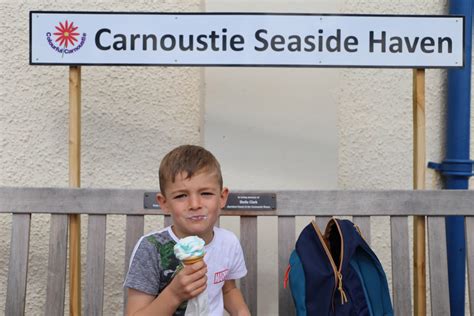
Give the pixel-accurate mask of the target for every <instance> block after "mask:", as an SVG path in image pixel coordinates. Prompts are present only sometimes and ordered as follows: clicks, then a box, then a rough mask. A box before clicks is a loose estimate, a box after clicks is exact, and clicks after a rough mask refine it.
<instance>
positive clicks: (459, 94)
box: [428, 0, 473, 316]
mask: <svg viewBox="0 0 474 316" xmlns="http://www.w3.org/2000/svg"><path fill="white" fill-rule="evenodd" d="M449 13H450V14H452V15H462V16H464V17H465V29H464V32H465V55H464V67H463V68H453V69H449V70H448V109H447V128H446V129H447V137H446V159H445V160H444V161H443V162H442V163H441V164H436V163H433V162H430V163H428V167H430V168H433V169H436V170H439V171H440V172H441V174H442V175H443V176H445V182H444V183H445V185H444V187H445V189H451V190H465V189H468V187H469V177H470V176H472V175H473V173H472V165H473V161H472V160H470V159H469V145H470V144H469V143H470V117H471V109H470V102H471V52H472V0H450V2H449ZM446 242H447V248H448V273H449V299H450V305H451V315H453V316H464V297H465V290H464V288H465V271H466V270H465V269H466V242H465V232H464V217H462V216H448V217H446Z"/></svg>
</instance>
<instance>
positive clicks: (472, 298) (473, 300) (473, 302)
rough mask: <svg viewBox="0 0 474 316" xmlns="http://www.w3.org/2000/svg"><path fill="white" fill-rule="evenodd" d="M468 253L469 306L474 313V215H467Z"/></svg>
mask: <svg viewBox="0 0 474 316" xmlns="http://www.w3.org/2000/svg"><path fill="white" fill-rule="evenodd" d="M466 254H467V276H468V285H469V307H470V310H471V315H474V216H468V217H466Z"/></svg>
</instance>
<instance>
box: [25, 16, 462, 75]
mask: <svg viewBox="0 0 474 316" xmlns="http://www.w3.org/2000/svg"><path fill="white" fill-rule="evenodd" d="M41 14H78V15H137V16H139V15H160V16H164V17H168V18H169V17H170V16H183V17H190V16H213V17H216V16H226V17H227V16H236V17H240V16H242V17H243V16H249V17H254V16H258V17H263V18H272V17H285V16H286V17H312V18H314V17H320V18H321V19H323V18H338V17H340V18H346V17H348V18H351V17H355V18H364V17H367V18H393V17H395V18H431V19H432V18H449V19H451V18H454V19H461V21H462V61H461V57H457V59H456V60H459V62H461V64H458V65H430V64H424V63H422V62H420V63H416V64H414V63H413V64H403V65H400V64H396V65H390V64H388V65H383V64H353V63H352V64H351V63H344V64H333V63H324V62H323V63H321V61H319V62H320V63H321V64H316V63H311V64H309V63H301V64H298V63H296V64H292V63H281V64H277V63H251V62H249V63H219V64H217V63H188V62H182V63H181V62H176V63H173V62H162V63H161V62H150V63H143V62H130V63H126V62H103V61H102V62H74V61H72V62H61V63H59V62H50V61H40V60H38V61H37V60H33V59H34V57H33V54H34V52H33V50H34V48H33V45H35V44H34V39H33V31H32V29H33V17H34V15H37V16H38V15H41ZM465 24H466V21H465V17H464V16H461V15H394V14H386V15H385V14H319V13H318V14H313V13H281V12H278V13H261V12H179V13H175V12H112V11H108V12H98V11H30V30H29V35H30V36H29V44H30V45H29V63H30V65H47V66H53V65H54V66H56V65H57V66H68V65H69V66H87V65H90V66H166V67H170V66H171V67H276V68H279V67H285V68H461V67H464V65H465V58H466V57H465V49H466V48H465V45H466V39H465V36H466V32H465ZM92 37H94V36H93V35H92V36H88V39H89V41H91V40H93V38H92ZM420 45H421V44H420ZM51 47H52V46H51ZM320 49H321V48H320ZM172 53H174V52H172ZM285 53H286V52H285ZM457 54H458V55H459V54H460V52H459V51H457ZM306 57H307V56H306Z"/></svg>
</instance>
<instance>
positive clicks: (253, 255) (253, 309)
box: [240, 216, 258, 315]
mask: <svg viewBox="0 0 474 316" xmlns="http://www.w3.org/2000/svg"><path fill="white" fill-rule="evenodd" d="M257 236H258V231H257V216H242V217H241V218H240V242H241V244H242V250H243V252H244V258H245V264H246V265H247V276H246V277H245V278H243V279H242V280H241V282H240V288H241V290H242V295H243V296H244V300H245V302H247V305H248V306H249V309H250V314H251V315H258V314H257V284H258V278H257Z"/></svg>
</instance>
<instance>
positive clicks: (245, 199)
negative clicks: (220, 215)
mask: <svg viewBox="0 0 474 316" xmlns="http://www.w3.org/2000/svg"><path fill="white" fill-rule="evenodd" d="M224 209H225V210H234V209H248V210H274V209H276V193H244V192H242V193H230V194H229V198H228V199H227V204H226V206H225V207H224Z"/></svg>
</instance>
